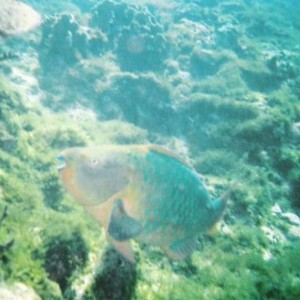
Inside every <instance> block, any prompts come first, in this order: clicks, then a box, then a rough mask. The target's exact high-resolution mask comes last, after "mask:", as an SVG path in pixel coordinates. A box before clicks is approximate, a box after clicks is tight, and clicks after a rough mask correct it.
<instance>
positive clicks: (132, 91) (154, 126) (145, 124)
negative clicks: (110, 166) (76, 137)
mask: <svg viewBox="0 0 300 300" xmlns="http://www.w3.org/2000/svg"><path fill="white" fill-rule="evenodd" d="M110 82H111V84H110V86H108V87H107V88H106V89H105V90H104V91H103V92H102V94H100V95H99V100H98V101H97V102H96V103H95V106H96V110H97V111H98V114H99V115H100V117H101V119H104V120H105V119H106V120H111V119H123V120H126V121H127V122H129V123H132V124H134V125H136V126H139V127H141V128H146V129H148V130H149V129H151V130H155V131H159V132H165V131H166V130H167V129H168V128H170V121H171V118H172V117H173V113H174V111H173V109H172V103H171V96H170V92H169V90H168V88H167V87H166V86H164V85H163V84H162V83H161V82H159V81H158V80H157V79H156V78H155V77H154V76H151V75H141V76H136V75H134V74H131V73H124V74H117V75H116V76H114V77H112V79H111V81H110ZM150 91H151V92H150Z"/></svg>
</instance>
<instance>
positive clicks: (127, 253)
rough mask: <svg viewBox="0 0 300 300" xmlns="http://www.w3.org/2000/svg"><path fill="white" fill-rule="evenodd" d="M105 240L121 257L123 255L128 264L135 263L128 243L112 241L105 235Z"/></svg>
mask: <svg viewBox="0 0 300 300" xmlns="http://www.w3.org/2000/svg"><path fill="white" fill-rule="evenodd" d="M107 239H108V241H109V242H110V243H111V244H112V245H113V247H114V248H115V249H116V250H117V251H118V252H119V253H120V254H121V255H123V256H124V257H125V258H126V259H127V260H129V261H130V262H132V263H135V259H134V253H133V250H132V247H131V243H130V241H125V242H119V241H116V240H114V239H113V238H112V237H110V236H109V235H107Z"/></svg>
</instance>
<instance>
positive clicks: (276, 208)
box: [271, 203, 282, 214]
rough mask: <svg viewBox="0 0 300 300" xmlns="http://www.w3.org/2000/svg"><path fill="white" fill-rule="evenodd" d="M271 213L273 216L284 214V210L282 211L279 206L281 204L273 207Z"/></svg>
mask: <svg viewBox="0 0 300 300" xmlns="http://www.w3.org/2000/svg"><path fill="white" fill-rule="evenodd" d="M271 212H272V213H273V214H281V213H282V210H281V207H280V206H279V204H277V203H276V204H275V205H273V206H272V207H271Z"/></svg>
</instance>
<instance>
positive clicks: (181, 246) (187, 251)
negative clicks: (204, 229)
mask: <svg viewBox="0 0 300 300" xmlns="http://www.w3.org/2000/svg"><path fill="white" fill-rule="evenodd" d="M196 245H197V240H196V239H195V238H187V239H183V240H178V241H175V242H174V243H173V244H171V245H170V246H168V247H164V248H163V249H164V251H165V253H166V255H167V256H168V257H169V258H171V259H173V260H181V259H185V258H187V257H189V256H190V255H191V254H192V253H193V251H194V250H195V248H196Z"/></svg>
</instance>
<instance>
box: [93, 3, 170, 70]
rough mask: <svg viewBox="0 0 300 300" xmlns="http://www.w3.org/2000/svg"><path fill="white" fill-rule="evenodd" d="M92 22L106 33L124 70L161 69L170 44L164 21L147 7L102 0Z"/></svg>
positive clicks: (94, 11)
mask: <svg viewBox="0 0 300 300" xmlns="http://www.w3.org/2000/svg"><path fill="white" fill-rule="evenodd" d="M90 25H91V26H95V27H98V28H100V29H101V30H102V31H103V32H104V33H105V34H106V36H107V40H108V43H109V46H110V48H111V49H113V50H114V51H115V53H116V54H117V58H118V62H119V64H120V67H121V69H122V70H124V71H148V70H160V69H161V67H162V62H163V61H164V59H165V58H166V55H167V53H168V44H167V41H166V38H165V36H164V30H163V25H162V24H161V23H160V21H159V19H158V17H157V16H156V15H154V14H153V12H150V11H149V10H148V9H147V7H143V6H140V5H133V4H127V3H126V2H123V1H113V0H102V1H100V3H99V4H98V5H97V6H96V7H95V8H94V9H93V11H92V19H91V22H90Z"/></svg>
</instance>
